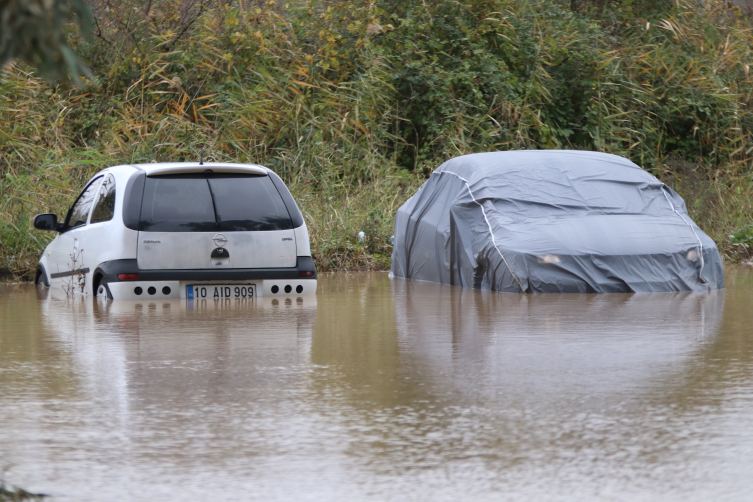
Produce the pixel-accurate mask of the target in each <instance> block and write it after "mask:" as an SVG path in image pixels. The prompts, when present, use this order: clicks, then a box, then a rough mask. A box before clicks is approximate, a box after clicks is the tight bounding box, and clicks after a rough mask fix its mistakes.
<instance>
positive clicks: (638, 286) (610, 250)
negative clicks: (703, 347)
mask: <svg viewBox="0 0 753 502" xmlns="http://www.w3.org/2000/svg"><path fill="white" fill-rule="evenodd" d="M392 274H394V275H395V276H398V277H406V278H409V279H418V280H424V281H433V282H440V283H445V284H454V285H458V286H464V287H473V288H481V289H490V290H493V291H504V292H517V293H521V292H525V293H627V292H649V291H708V290H711V289H723V288H724V271H723V268H722V262H721V257H720V256H719V251H718V250H717V248H716V244H714V241H712V240H711V238H710V237H709V236H707V235H706V234H705V233H704V232H703V231H702V230H701V229H700V228H698V226H697V225H696V224H695V223H694V222H693V221H692V220H691V219H690V217H689V216H688V213H687V209H686V207H685V202H684V201H683V200H682V198H681V197H680V196H679V195H678V194H677V193H675V192H674V191H673V190H672V189H670V188H669V187H668V186H666V185H665V184H663V183H662V182H661V181H659V180H658V179H656V178H655V177H654V176H652V175H651V174H649V173H648V172H646V171H644V170H643V169H641V168H640V167H638V166H637V165H635V164H633V163H632V162H630V161H629V160H627V159H624V158H622V157H618V156H616V155H609V154H605V153H598V152H586V151H560V150H523V151H511V152H491V153H478V154H473V155H464V156H462V157H457V158H454V159H452V160H449V161H447V162H445V163H444V164H442V165H441V166H440V167H439V168H438V169H437V170H436V171H434V172H433V173H432V175H431V177H430V178H429V180H428V181H427V182H426V183H424V185H423V186H422V187H421V188H420V189H419V190H418V192H416V194H415V195H413V197H411V198H410V199H409V200H408V201H407V202H406V203H405V204H403V206H402V207H401V208H400V209H399V210H398V212H397V216H396V219H395V245H394V249H393V252H392Z"/></svg>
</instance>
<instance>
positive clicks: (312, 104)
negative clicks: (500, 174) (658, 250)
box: [0, 0, 753, 278]
mask: <svg viewBox="0 0 753 502" xmlns="http://www.w3.org/2000/svg"><path fill="white" fill-rule="evenodd" d="M91 5H92V8H93V13H94V20H95V23H94V27H93V33H92V36H91V37H89V38H85V37H80V36H79V35H78V34H77V32H76V31H75V30H73V29H71V33H70V40H71V45H72V47H73V48H74V49H75V51H76V53H77V54H78V55H79V57H80V58H81V60H82V61H83V62H84V63H85V65H86V66H87V67H88V68H89V70H90V73H89V74H88V75H89V76H88V77H87V76H85V75H86V72H82V75H84V76H83V81H84V85H83V86H64V85H56V84H53V83H50V82H47V81H45V80H43V79H42V78H40V77H39V76H38V75H36V74H35V73H34V70H32V68H31V67H28V66H26V65H24V64H18V63H15V64H14V63H11V64H9V65H6V67H5V69H4V70H3V72H2V75H1V76H0V123H1V124H2V125H1V126H0V175H2V184H1V185H0V269H1V268H3V267H6V268H8V269H10V270H12V271H13V272H14V273H16V275H18V276H22V277H27V278H28V277H30V272H31V270H32V269H33V267H34V265H35V263H36V260H37V256H38V254H39V253H40V251H41V250H42V248H43V247H44V245H45V243H46V242H47V239H49V238H50V237H51V235H50V234H46V233H42V232H38V231H34V230H33V228H32V225H31V222H32V218H33V216H34V215H35V214H37V213H41V212H57V213H58V214H62V213H64V212H65V210H66V208H67V206H68V205H70V203H71V202H72V200H73V198H75V196H76V195H77V193H78V191H79V190H80V189H81V187H82V185H83V183H84V181H85V180H86V179H87V178H88V177H89V176H91V175H92V174H93V173H94V172H95V171H96V170H98V169H101V168H103V167H106V166H108V165H113V164H123V163H137V162H142V163H143V162H154V161H160V162H161V161H186V160H197V159H198V158H199V156H200V155H201V152H202V151H203V152H204V155H205V158H208V159H210V160H213V161H228V162H253V163H259V164H263V165H266V166H268V167H270V168H272V169H274V170H275V171H276V172H277V173H278V174H280V175H281V176H282V177H283V178H284V179H285V181H286V182H287V183H289V185H290V187H291V190H292V191H293V193H294V195H295V196H296V197H297V198H298V199H299V203H300V206H301V209H302V211H303V212H304V215H305V217H306V221H307V224H308V227H309V229H310V231H311V234H312V240H313V242H312V245H313V249H312V250H313V253H314V254H315V255H316V261H317V265H318V266H319V268H320V270H324V271H326V270H345V269H384V268H386V267H388V266H389V255H390V254H391V244H390V236H391V235H392V228H393V227H392V226H393V218H394V213H395V211H396V209H397V208H398V207H399V206H400V204H402V203H403V202H404V201H405V200H406V199H407V198H408V197H409V196H410V195H411V194H412V193H413V192H414V191H415V190H416V189H417V187H418V186H420V184H421V183H422V181H423V180H424V179H425V177H426V176H427V175H428V174H429V173H430V172H431V170H433V169H434V168H435V167H437V166H438V165H439V164H441V163H442V162H443V161H445V160H447V159H448V158H451V157H454V156H457V155H462V154H466V153H472V152H482V151H490V150H508V149H521V148H526V149H535V148H565V149H575V148H577V149H587V150H598V151H605V152H610V153H614V154H617V155H623V156H625V157H628V158H630V159H632V160H633V161H635V162H636V163H638V164H639V165H641V166H642V167H644V168H645V169H647V170H649V171H650V172H652V173H653V174H655V175H657V176H658V177H659V178H660V179H662V180H664V181H665V182H667V183H668V184H670V185H671V186H673V187H674V188H675V189H677V190H678V191H679V192H680V194H681V195H682V196H683V197H685V200H686V201H687V203H688V209H689V211H690V213H691V215H692V216H693V217H694V218H695V220H696V221H697V223H698V224H699V225H700V226H701V227H702V228H703V229H704V230H705V231H706V232H708V233H709V234H710V235H711V237H712V238H714V240H715V241H716V242H717V243H718V244H719V247H720V249H721V251H722V252H723V254H725V256H727V258H728V259H731V260H739V259H742V260H747V259H749V257H750V249H751V248H749V246H753V229H752V228H751V226H750V225H751V223H753V209H752V208H751V195H752V194H753V178H752V175H753V143H752V142H751V130H753V108H752V107H751V92H753V68H752V67H753V55H752V54H751V49H752V48H753V35H752V32H751V22H750V19H749V18H748V17H747V15H746V13H745V12H743V11H741V10H740V9H738V8H736V7H733V6H731V5H730V4H728V3H727V2H722V1H716V0H710V1H707V2H687V1H684V0H677V1H672V2H666V1H665V2H659V3H655V2H652V3H648V2H643V3H641V2H636V1H633V0H622V1H613V2H609V1H597V2H579V1H575V0H573V1H567V2H563V1H559V0H541V1H532V0H469V1H450V0H427V1H423V2H414V1H402V0H374V1H370V2H366V1H356V2H350V1H343V0H329V1H326V2H324V1H313V0H297V1H293V0H291V1H289V2H285V1H269V2H260V1H248V0H123V1H120V2H115V1H112V0H93V1H92V2H91ZM361 231H362V232H364V235H365V238H364V239H359V238H358V233H359V232H361Z"/></svg>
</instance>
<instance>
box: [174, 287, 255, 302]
mask: <svg viewBox="0 0 753 502" xmlns="http://www.w3.org/2000/svg"><path fill="white" fill-rule="evenodd" d="M255 296H256V284H208V285H201V286H197V285H193V284H191V285H188V286H186V299H187V300H203V299H212V298H253V297H255Z"/></svg>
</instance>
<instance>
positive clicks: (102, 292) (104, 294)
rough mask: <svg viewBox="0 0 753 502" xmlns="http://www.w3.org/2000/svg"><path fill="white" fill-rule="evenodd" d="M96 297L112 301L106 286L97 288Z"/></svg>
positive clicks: (101, 285)
mask: <svg viewBox="0 0 753 502" xmlns="http://www.w3.org/2000/svg"><path fill="white" fill-rule="evenodd" d="M97 297H100V298H106V299H108V300H112V295H111V294H110V290H109V289H107V285H106V284H100V285H99V286H98V287H97Z"/></svg>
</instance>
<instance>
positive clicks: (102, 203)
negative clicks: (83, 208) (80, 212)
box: [89, 174, 115, 223]
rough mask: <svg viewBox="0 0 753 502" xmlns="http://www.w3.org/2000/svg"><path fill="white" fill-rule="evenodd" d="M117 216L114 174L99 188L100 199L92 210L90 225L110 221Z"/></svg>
mask: <svg viewBox="0 0 753 502" xmlns="http://www.w3.org/2000/svg"><path fill="white" fill-rule="evenodd" d="M114 214H115V177H114V176H113V175H112V174H108V175H107V176H105V179H104V180H102V184H101V185H100V186H99V198H98V199H97V202H96V203H95V204H94V209H92V216H91V219H90V220H89V223H99V222H102V221H110V220H111V219H112V217H113V215H114Z"/></svg>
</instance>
